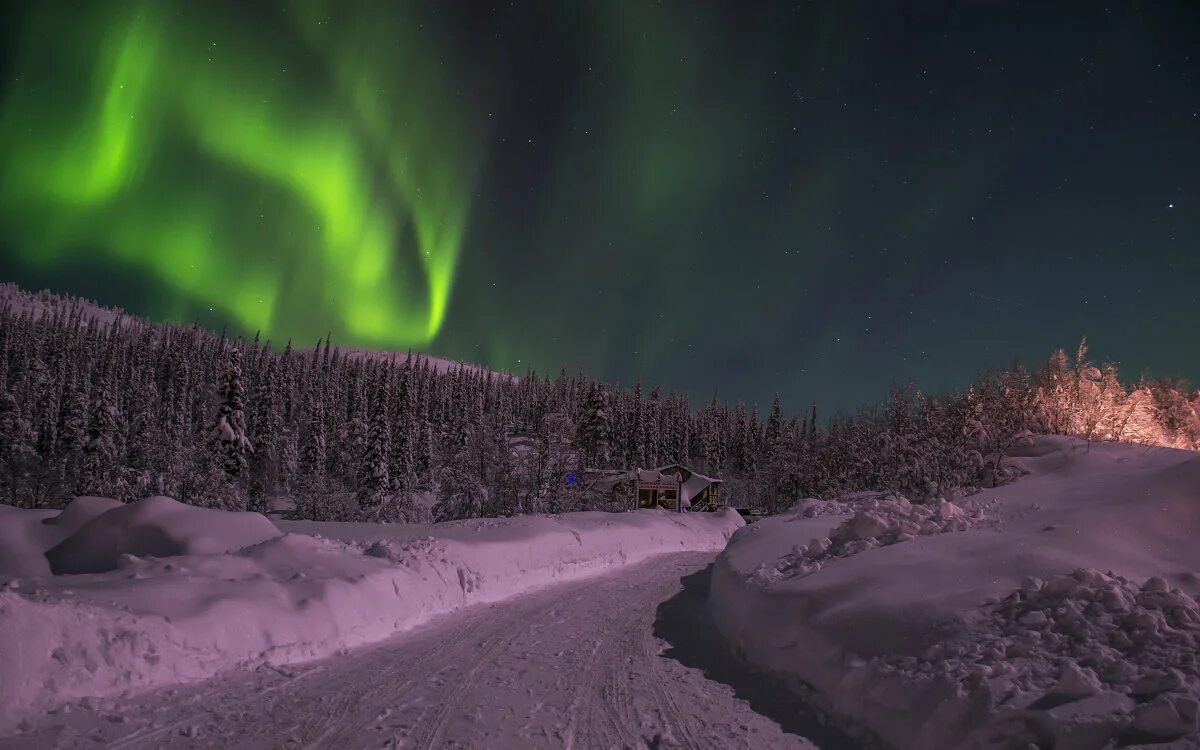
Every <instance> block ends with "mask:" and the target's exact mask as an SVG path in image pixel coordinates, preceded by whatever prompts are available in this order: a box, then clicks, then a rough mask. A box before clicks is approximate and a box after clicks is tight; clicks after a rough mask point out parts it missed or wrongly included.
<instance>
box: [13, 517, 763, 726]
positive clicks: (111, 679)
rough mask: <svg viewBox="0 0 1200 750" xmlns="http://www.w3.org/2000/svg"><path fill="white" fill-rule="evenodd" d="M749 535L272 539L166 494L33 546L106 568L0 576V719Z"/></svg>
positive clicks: (646, 522)
mask: <svg viewBox="0 0 1200 750" xmlns="http://www.w3.org/2000/svg"><path fill="white" fill-rule="evenodd" d="M139 506H144V507H140V508H139ZM64 515H65V512H64ZM46 517H47V513H46V512H38V511H21V510H15V509H5V510H3V511H0V537H2V538H4V539H8V538H19V537H20V536H21V534H27V535H31V534H33V533H34V532H39V533H42V532H47V531H50V530H53V529H55V525H54V524H46V523H43V521H44V520H46ZM263 524H266V525H265V526H264V525H263ZM62 525H63V526H69V525H71V524H70V518H69V517H68V518H66V519H64V523H63V524H62ZM741 525H742V520H741V518H740V517H739V516H738V515H737V513H735V512H732V511H730V512H727V513H723V514H677V513H668V512H663V511H649V510H647V511H637V512H634V513H626V514H607V513H573V514H566V515H562V516H549V517H523V518H512V519H504V520H492V521H488V520H477V521H465V522H456V523H449V524H434V525H413V526H409V525H400V524H396V525H391V524H349V523H346V524H319V523H300V522H297V523H286V522H281V523H280V528H278V529H277V528H276V527H275V526H274V525H273V524H271V523H270V522H268V521H266V519H264V518H263V517H261V516H256V515H255V514H232V513H224V512H221V511H212V510H203V509H198V508H192V507H190V506H182V505H180V504H178V503H175V502H174V501H172V500H170V499H169V498H151V499H148V500H144V501H141V502H139V503H134V504H130V505H128V506H121V507H117V508H115V509H113V510H110V511H108V512H106V513H103V514H102V515H99V516H98V517H96V518H94V519H93V520H91V521H89V522H87V523H85V524H84V525H83V526H82V527H81V528H80V529H79V530H78V531H77V532H76V533H75V534H74V535H72V536H71V537H69V538H67V539H66V540H60V539H56V538H55V537H54V536H53V535H46V536H42V537H37V538H32V537H30V538H28V539H26V541H25V542H24V544H25V549H26V550H29V549H34V548H37V549H41V550H45V549H47V548H50V549H51V552H53V555H54V562H55V565H56V566H58V565H63V566H66V567H69V568H70V569H72V570H85V569H86V570H96V571H101V570H102V571H104V572H96V573H88V574H81V575H53V576H52V575H48V574H38V573H36V572H35V573H33V574H22V575H20V576H19V577H13V576H11V575H10V576H5V577H6V578H8V580H7V583H5V582H4V579H2V578H0V632H2V633H3V634H4V637H3V638H0V664H2V665H4V666H3V668H2V669H0V724H4V723H7V722H9V721H11V720H14V719H17V718H19V717H20V716H21V715H23V714H26V713H28V712H31V711H37V710H44V709H47V708H49V707H51V706H53V705H56V704H59V703H62V702H66V701H70V700H75V699H79V698H83V697H88V696H95V697H101V696H112V695H118V694H121V693H123V692H125V691H127V690H137V689H144V688H148V687H152V686H155V685H163V684H169V683H175V682H184V681H192V680H198V679H203V678H206V677H209V676H212V675H214V674H217V673H219V672H222V671H226V670H230V669H234V668H238V667H241V666H248V665H254V664H261V663H271V664H284V663H290V662H297V661H303V660H308V659H313V658H319V657H322V656H327V655H329V654H332V653H335V652H337V651H339V650H340V649H343V648H347V647H351V646H356V645H360V644H364V643H368V642H372V641H377V640H381V639H383V638H386V637H388V636H389V635H392V634H393V633H395V632H397V631H400V630H404V629H407V628H411V627H414V626H416V625H418V624H420V623H422V622H425V621H427V620H429V619H430V618H432V617H434V616H436V615H438V614H441V613H445V612H449V611H451V610H454V609H457V608H460V607H463V606H467V605H470V604H475V603H482V602H490V601H497V600H499V599H502V598H505V597H507V596H511V595H513V594H516V593H520V592H523V591H527V590H530V589H533V588H537V587H539V586H542V585H545V584H548V583H551V582H554V581H558V580H565V579H570V578H577V577H582V576H584V575H588V574H591V573H598V572H602V571H604V570H606V569H611V568H612V567H613V566H618V565H623V564H626V563H633V562H637V561H640V560H643V559H645V558H647V557H650V556H652V555H655V554H658V553H663V552H672V551H686V550H697V551H698V550H712V551H716V550H719V549H721V548H722V547H723V546H724V544H725V543H726V541H727V539H728V537H729V536H730V535H731V534H732V533H733V531H734V530H736V529H737V528H738V527H739V526H741ZM268 527H269V528H268ZM281 532H282V533H281ZM289 532H290V533H289ZM297 532H300V533H297ZM317 534H321V535H322V536H316V535H317ZM243 544H245V545H247V546H243V547H242V548H240V549H238V547H239V545H243ZM39 545H40V546H39ZM45 572H48V571H45Z"/></svg>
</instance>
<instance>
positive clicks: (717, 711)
mask: <svg viewBox="0 0 1200 750" xmlns="http://www.w3.org/2000/svg"><path fill="white" fill-rule="evenodd" d="M712 559H713V553H712V552H683V553H676V554H670V555H662V556H657V557H655V558H653V559H650V560H647V561H645V562H643V563H640V564H637V565H632V566H628V567H624V568H621V569H619V570H616V571H611V572H609V573H606V574H604V575H602V576H594V577H591V578H588V579H586V580H579V581H570V582H566V583H562V584H558V585H554V586H550V587H546V588H543V589H539V590H538V591H535V592H532V593H529V594H524V595H521V596H518V597H514V598H512V599H508V600H505V601H503V602H498V603H495V604H490V605H483V606H478V607H469V608H466V609H464V610H462V611H459V612H455V613H452V614H449V615H446V616H442V617H439V618H436V619H435V620H434V621H433V622H430V623H428V624H427V625H425V626H422V627H419V628H416V629H414V630H412V631H409V632H407V633H404V634H401V635H399V636H396V637H394V638H389V639H387V640H385V641H383V642H381V643H378V644H374V645H370V646H365V647H363V648H361V649H355V650H354V651H352V652H350V653H348V654H345V655H336V656H333V657H330V658H327V659H322V660H319V661H315V662H310V663H307V664H304V665H295V666H289V667H281V668H269V667H261V668H258V669H255V670H247V671H242V672H236V673H233V674H230V675H227V676H223V677H218V678H216V679H214V680H210V681H206V682H203V683H198V684H193V685H188V686H182V687H170V688H162V689H159V690H154V691H150V692H147V693H143V694H141V695H139V696H135V697H132V698H128V699H109V700H87V701H82V702H76V703H74V704H72V705H71V706H70V710H69V711H68V710H65V709H66V707H63V708H60V709H58V710H55V711H54V713H52V714H48V715H44V716H41V717H39V718H38V719H37V721H36V722H32V723H30V724H29V725H27V727H26V731H24V732H20V733H14V734H12V735H8V736H5V735H4V733H2V732H0V746H2V747H5V748H11V750H25V749H26V748H28V749H29V750H34V749H36V748H44V747H49V746H53V747H58V748H93V747H101V746H108V747H119V748H146V749H147V750H150V749H157V748H221V749H222V750H227V749H232V748H269V747H297V748H299V747H344V748H359V747H385V748H394V747H403V748H489V750H534V749H538V748H548V749H558V748H580V749H582V748H643V749H645V748H650V747H654V748H661V749H662V750H666V749H667V748H689V749H690V748H706V749H709V748H710V749H711V750H737V749H739V748H740V749H744V750H762V749H763V748H773V749H774V748H777V749H778V750H784V749H786V748H795V749H797V750H800V749H804V748H812V747H813V745H812V744H811V743H810V742H809V741H808V739H806V738H807V737H812V738H813V739H815V740H817V741H818V742H819V743H820V746H821V747H822V748H824V749H825V750H838V749H839V748H847V749H848V748H854V747H857V746H856V745H854V744H851V743H848V742H846V741H845V740H844V739H841V738H837V737H834V736H832V735H830V733H829V732H828V731H827V730H823V729H822V728H821V727H820V726H818V725H816V723H815V722H813V721H812V719H811V717H810V718H809V719H808V723H807V724H806V723H803V717H801V716H799V715H798V714H797V707H796V705H795V701H794V700H792V701H789V700H788V696H787V694H786V691H782V690H771V689H769V688H768V689H762V690H760V689H758V688H759V686H760V684H759V682H758V681H757V680H756V678H755V677H754V676H753V675H749V674H746V673H745V670H744V669H742V668H741V667H740V666H739V665H737V663H736V662H735V661H734V660H733V659H732V657H731V655H729V654H728V651H727V649H726V648H725V644H724V643H723V642H722V641H721V639H720V637H719V636H718V635H717V634H716V633H715V632H714V631H713V629H712V626H711V623H710V622H708V621H707V620H705V619H704V612H705V608H704V603H705V601H706V594H707V586H706V583H707V571H706V567H707V566H709V565H710V564H711V562H712ZM797 719H799V720H800V721H797ZM839 740H840V741H839Z"/></svg>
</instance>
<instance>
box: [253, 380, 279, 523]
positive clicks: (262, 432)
mask: <svg viewBox="0 0 1200 750" xmlns="http://www.w3.org/2000/svg"><path fill="white" fill-rule="evenodd" d="M277 388H278V384H277V380H276V374H275V365H274V362H273V360H270V359H267V360H266V361H265V362H263V363H262V365H261V372H260V373H259V377H258V383H257V385H256V386H255V388H254V401H253V406H254V408H253V416H254V419H253V421H252V423H251V427H252V429H253V435H254V441H253V443H254V454H253V459H252V461H251V467H250V468H251V480H250V509H251V510H256V511H263V510H266V498H267V496H268V495H270V494H271V493H273V492H274V491H275V489H276V483H277V482H278V476H279V461H278V448H279V437H280V435H279V433H280V430H281V429H282V425H281V416H280V407H279V402H278V398H277Z"/></svg>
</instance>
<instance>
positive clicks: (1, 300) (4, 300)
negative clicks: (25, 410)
mask: <svg viewBox="0 0 1200 750" xmlns="http://www.w3.org/2000/svg"><path fill="white" fill-rule="evenodd" d="M64 302H66V303H67V304H68V305H69V306H70V307H73V308H78V310H79V313H80V317H81V319H82V320H83V321H88V320H93V319H94V320H95V321H96V322H98V323H100V324H101V325H109V324H111V323H113V322H114V321H116V320H129V321H139V322H142V323H146V322H149V321H146V320H144V319H142V318H138V317H137V316H134V315H131V314H130V313H127V312H125V311H124V310H122V309H121V308H119V307H105V306H103V305H101V304H100V303H98V302H93V301H92V300H88V299H82V298H79V297H70V296H66V295H60V294H55V293H54V292H51V291H48V290H42V291H40V292H27V291H25V290H24V289H21V288H20V287H19V286H17V285H16V284H13V283H11V282H5V283H0V307H3V306H4V305H5V304H10V305H12V309H13V312H15V313H18V314H21V313H25V312H29V313H32V314H33V315H34V316H35V317H40V316H42V315H45V314H47V313H51V314H52V311H53V310H54V309H55V307H56V306H59V305H61V304H62V303H64ZM313 348H314V347H311V346H310V347H305V346H300V347H298V348H297V349H296V351H298V352H311V351H312V350H313ZM340 351H341V353H342V354H343V355H345V356H347V357H350V358H354V359H365V360H373V361H379V360H395V361H396V362H398V363H402V362H404V358H405V356H406V355H405V354H404V353H399V352H390V351H377V350H373V349H355V348H348V347H340ZM415 354H416V352H414V355H415ZM421 358H422V359H423V360H425V361H427V362H428V363H429V366H430V367H431V368H432V369H433V370H435V371H436V372H449V371H450V370H455V369H458V368H460V367H462V368H466V369H467V370H468V371H469V372H472V373H476V374H484V375H486V374H487V373H488V372H489V368H487V367H485V366H483V365H479V364H474V363H471V362H460V361H458V360H454V359H445V358H444V357H433V356H429V355H426V354H422V355H421ZM505 374H506V373H505Z"/></svg>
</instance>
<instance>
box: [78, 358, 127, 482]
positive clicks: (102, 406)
mask: <svg viewBox="0 0 1200 750" xmlns="http://www.w3.org/2000/svg"><path fill="white" fill-rule="evenodd" d="M114 388H115V386H114V385H113V383H112V381H111V379H110V377H109V375H108V373H107V372H104V373H102V374H101V376H100V382H99V384H98V385H97V388H96V397H95V398H94V399H93V401H92V405H91V408H90V410H89V412H88V427H87V433H86V436H85V438H84V444H83V455H82V458H81V461H80V466H79V479H78V482H77V483H76V487H75V494H77V495H99V496H108V497H115V496H117V495H119V494H121V493H120V492H119V491H118V490H119V489H120V487H119V486H118V482H117V481H116V479H115V477H116V474H117V470H118V468H119V466H118V454H117V443H116V438H117V430H118V429H119V417H118V414H117V407H116V404H115V399H114V396H113V390H114Z"/></svg>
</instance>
